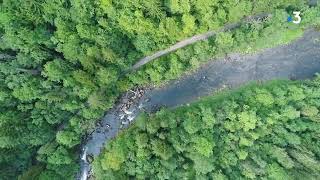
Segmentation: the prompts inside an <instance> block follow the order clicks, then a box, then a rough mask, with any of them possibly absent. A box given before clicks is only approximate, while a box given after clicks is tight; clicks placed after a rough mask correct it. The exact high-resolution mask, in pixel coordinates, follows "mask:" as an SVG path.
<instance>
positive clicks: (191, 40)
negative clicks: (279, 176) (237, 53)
mask: <svg viewBox="0 0 320 180" xmlns="http://www.w3.org/2000/svg"><path fill="white" fill-rule="evenodd" d="M271 16H272V15H271V14H269V13H263V14H259V15H255V16H248V17H245V18H243V19H242V20H241V21H239V22H237V23H233V24H228V25H225V26H224V27H223V28H221V29H220V30H217V31H208V32H205V33H203V34H198V35H194V36H192V37H190V38H187V39H185V40H182V41H180V42H178V43H176V44H174V45H172V46H170V47H169V48H167V49H164V50H160V51H157V52H155V53H154V54H152V55H150V56H146V57H144V58H142V59H140V60H138V62H137V63H136V64H134V65H133V67H132V68H131V70H137V69H139V68H140V67H141V66H143V65H145V64H147V63H148V62H150V61H153V60H154V59H157V58H159V57H161V56H164V55H167V54H169V53H171V52H174V51H176V50H178V49H181V48H183V47H186V46H188V45H190V44H193V43H196V42H198V41H203V40H206V39H208V38H210V37H212V36H214V35H216V34H218V33H221V32H225V31H229V30H232V29H235V28H238V27H240V26H241V24H243V23H248V22H251V21H257V20H260V19H264V18H268V17H271Z"/></svg>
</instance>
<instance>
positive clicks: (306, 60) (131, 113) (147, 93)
mask: <svg viewBox="0 0 320 180" xmlns="http://www.w3.org/2000/svg"><path fill="white" fill-rule="evenodd" d="M316 72H320V32H317V31H314V30H309V31H307V32H306V33H305V35H304V36H303V37H302V38H300V39H298V40H296V41H295V42H293V43H291V44H289V45H284V46H280V47H276V48H271V49H267V50H265V51H262V52H260V53H257V54H254V55H240V54H231V55H228V57H226V58H221V59H217V60H214V61H210V62H208V63H207V64H205V65H203V66H202V67H201V68H200V69H198V70H197V71H196V72H194V73H192V74H190V75H187V76H185V77H183V78H181V79H179V80H175V81H171V82H170V83H168V85H166V86H164V87H161V88H153V89H143V88H136V89H133V90H130V91H128V92H127V93H126V94H124V95H123V96H122V97H121V98H120V100H119V103H117V105H116V106H115V107H114V108H113V109H111V110H110V111H108V113H107V114H106V115H105V117H104V118H103V119H102V120H101V121H100V123H99V125H98V126H97V128H96V129H95V131H93V133H92V134H90V135H89V137H88V139H87V141H86V142H84V144H83V153H82V154H81V174H80V175H79V176H78V177H79V179H87V177H90V174H91V172H90V163H91V161H92V159H93V158H94V157H95V156H97V155H99V154H100V152H101V149H102V148H103V147H104V146H105V144H107V143H108V141H109V140H110V139H112V138H114V137H115V136H116V135H117V134H118V133H119V131H120V130H121V129H122V128H125V127H128V126H129V125H130V123H132V122H133V121H134V119H135V117H136V116H137V115H138V114H139V112H141V111H142V110H143V109H144V110H145V111H152V110H154V108H155V107H161V106H167V107H176V106H179V105H182V104H187V103H190V102H193V101H195V100H197V99H199V98H200V97H203V96H207V95H210V94H212V93H213V92H214V91H217V90H220V89H223V88H234V87H237V86H240V85H243V84H246V83H248V82H251V81H265V80H272V79H305V78H311V77H313V76H314V74H315V73H316Z"/></svg>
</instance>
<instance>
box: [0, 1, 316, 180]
mask: <svg viewBox="0 0 320 180" xmlns="http://www.w3.org/2000/svg"><path fill="white" fill-rule="evenodd" d="M297 9H298V10H300V11H301V13H302V17H303V21H302V22H301V24H299V25H295V24H293V23H288V22H287V21H286V19H287V17H288V16H289V15H292V11H294V10H297ZM262 12H268V13H272V14H273V16H272V17H271V18H267V19H261V20H260V21H254V22H250V23H244V24H243V25H241V27H240V28H237V29H236V30H233V31H230V32H225V33H221V34H218V35H217V36H215V37H212V38H210V39H208V40H207V41H202V42H199V43H196V44H194V45H191V46H188V47H186V48H184V49H181V50H178V51H177V52H175V53H172V54H170V55H168V56H165V57H162V58H160V59H159V60H158V61H155V62H153V63H150V64H148V65H147V66H145V67H143V68H142V69H140V70H139V71H136V72H131V73H127V74H126V73H125V72H127V70H128V69H130V67H131V66H132V65H133V64H134V63H135V62H136V61H137V60H138V59H139V58H142V57H144V56H146V55H150V54H152V53H153V52H154V51H156V50H160V49H162V48H166V47H168V46H170V45H172V44H174V43H176V42H178V41H180V40H183V39H184V38H187V37H190V36H192V35H195V34H198V33H203V32H206V31H208V30H217V29H219V28H221V27H223V26H224V25H225V24H227V23H233V22H239V21H241V19H243V18H244V17H246V16H249V15H254V14H259V13H262ZM319 22H320V7H319V6H316V7H309V6H308V5H307V1H301V0H278V1H270V0H259V1H258V0H185V1H182V0H164V1H162V0H121V1H112V0H29V1H26V0H2V1H0V34H1V39H0V41H1V43H0V177H1V179H16V178H17V177H18V176H19V177H20V178H21V179H23V178H26V177H29V178H30V177H33V178H34V179H39V178H40V179H70V178H72V177H74V175H75V173H76V172H77V171H78V168H79V165H78V163H77V162H78V159H79V155H78V149H79V144H80V143H81V140H82V138H83V137H84V136H85V135H86V134H87V133H88V132H89V131H91V130H92V129H93V128H94V126H95V123H96V122H97V120H99V119H100V118H101V117H102V116H103V114H104V113H105V111H106V110H108V109H109V108H110V107H112V106H113V104H114V102H115V101H116V99H117V97H118V96H119V95H120V94H121V93H122V92H124V91H126V90H128V89H130V88H132V87H134V86H136V85H146V84H148V83H156V84H160V83H163V82H165V81H166V80H170V79H174V78H178V77H179V76H180V75H181V74H182V73H183V72H185V71H188V70H190V69H193V68H196V67H198V66H199V64H201V63H203V62H204V61H207V60H209V59H210V58H213V57H218V56H223V55H224V54H226V53H229V52H236V51H237V52H242V53H247V52H254V51H256V50H259V49H262V48H267V47H271V46H275V45H278V44H283V43H288V42H289V41H291V40H293V39H295V38H297V37H299V36H301V35H302V33H303V30H304V29H305V28H307V27H310V26H314V25H317V23H319Z"/></svg>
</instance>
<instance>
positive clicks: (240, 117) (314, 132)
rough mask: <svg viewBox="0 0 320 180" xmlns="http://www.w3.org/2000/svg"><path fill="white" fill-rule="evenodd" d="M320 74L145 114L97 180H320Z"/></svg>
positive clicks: (105, 159)
mask: <svg viewBox="0 0 320 180" xmlns="http://www.w3.org/2000/svg"><path fill="white" fill-rule="evenodd" d="M319 110H320V76H318V77H317V78H316V79H314V80H308V81H273V82H269V83H267V84H265V85H259V84H252V85H251V86H247V87H244V88H242V89H240V90H236V91H235V90H234V91H230V92H225V93H222V94H218V95H216V96H212V97H207V98H205V99H202V100H200V101H198V102H195V103H193V104H191V105H189V106H182V107H179V108H177V109H174V110H167V109H162V110H160V111H158V112H157V113H155V114H143V115H141V116H139V119H138V120H137V121H136V123H135V124H134V126H132V127H131V128H130V129H128V130H127V131H125V132H123V133H122V134H120V136H118V137H117V138H116V139H115V140H113V141H111V142H110V143H108V145H107V146H106V150H105V152H104V154H102V155H101V156H100V159H99V160H96V161H95V162H94V173H95V177H96V179H115V180H116V179H131V178H132V177H135V179H197V180H207V179H213V180H224V179H276V180H284V179H286V180H290V179H310V180H311V179H319V178H320V142H319V134H320V111H319Z"/></svg>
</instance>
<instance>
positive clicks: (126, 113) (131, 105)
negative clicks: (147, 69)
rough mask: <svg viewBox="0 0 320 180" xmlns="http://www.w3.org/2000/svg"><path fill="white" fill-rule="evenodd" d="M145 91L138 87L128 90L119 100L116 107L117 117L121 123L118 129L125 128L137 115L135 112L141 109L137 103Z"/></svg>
mask: <svg viewBox="0 0 320 180" xmlns="http://www.w3.org/2000/svg"><path fill="white" fill-rule="evenodd" d="M145 91H146V89H145V88H141V87H138V88H135V89H133V90H129V91H128V92H127V93H125V95H124V96H123V97H122V98H121V101H120V103H119V105H118V107H117V115H118V117H119V119H120V121H121V126H120V128H123V127H127V126H128V125H129V124H130V123H131V122H132V121H133V120H134V118H135V116H136V115H137V113H136V111H137V110H139V109H141V108H142V107H143V106H142V105H141V104H139V103H138V102H139V100H140V99H141V97H142V96H143V95H144V93H145Z"/></svg>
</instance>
